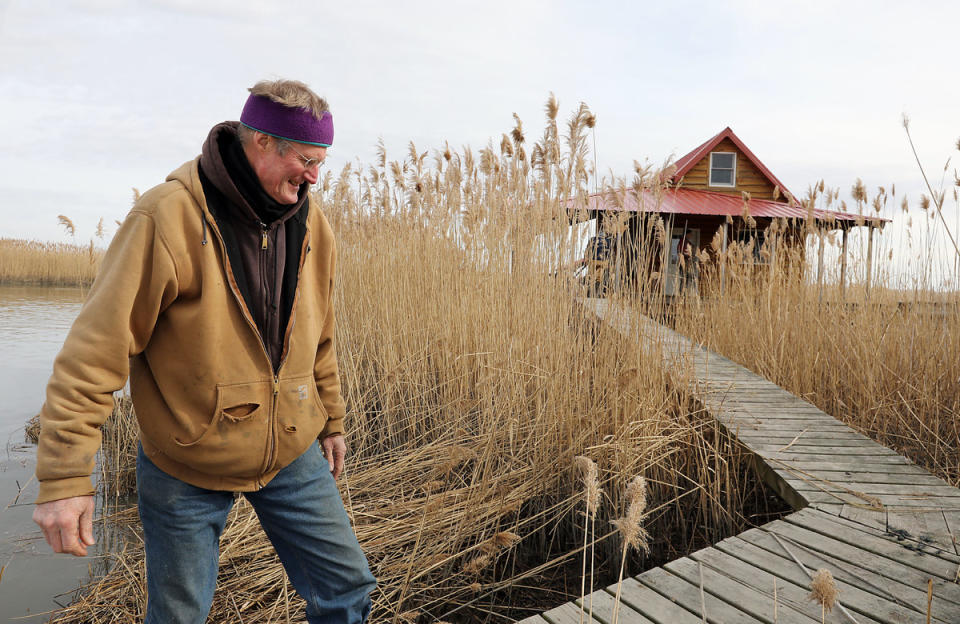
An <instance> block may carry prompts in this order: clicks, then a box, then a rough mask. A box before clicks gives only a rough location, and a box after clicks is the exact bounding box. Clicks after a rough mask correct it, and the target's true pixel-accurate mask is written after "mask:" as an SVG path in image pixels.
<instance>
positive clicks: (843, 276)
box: [840, 228, 850, 302]
mask: <svg viewBox="0 0 960 624" xmlns="http://www.w3.org/2000/svg"><path fill="white" fill-rule="evenodd" d="M849 233H850V230H848V229H847V228H844V229H843V245H842V249H841V250H840V301H841V302H842V301H846V292H847V235H848V234H849Z"/></svg>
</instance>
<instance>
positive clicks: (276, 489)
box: [137, 444, 376, 624]
mask: <svg viewBox="0 0 960 624" xmlns="http://www.w3.org/2000/svg"><path fill="white" fill-rule="evenodd" d="M137 492H138V506H139V509H140V520H141V521H142V522H143V535H144V548H145V550H146V560H147V591H148V598H147V616H146V619H145V624H203V623H204V622H206V619H207V614H208V613H209V611H210V605H211V603H212V602H213V592H214V588H215V587H216V583H217V569H218V560H219V554H220V534H221V533H222V532H223V527H224V524H225V523H226V520H227V513H228V512H229V511H230V508H231V507H232V506H233V493H231V492H219V491H214V490H205V489H203V488H198V487H194V486H192V485H190V484H188V483H185V482H183V481H180V480H179V479H176V478H174V477H171V476H170V475H168V474H166V473H165V472H163V471H162V470H160V469H159V468H157V467H156V466H155V465H154V464H153V462H151V461H150V460H149V459H148V458H147V457H146V455H144V453H143V449H142V448H141V449H139V452H138V453H137ZM245 495H246V497H247V500H249V501H250V503H251V504H252V505H253V508H254V510H255V511H256V512H257V516H258V517H259V518H260V524H261V526H263V530H264V531H265V532H266V534H267V537H269V538H270V541H271V542H272V543H273V547H274V548H275V549H276V551H277V554H278V555H279V556H280V561H281V562H282V563H283V567H284V568H285V569H286V571H287V575H288V576H289V577H290V580H291V582H292V583H293V586H294V588H296V590H297V593H298V594H300V596H301V597H302V598H303V599H304V600H306V601H307V614H306V615H307V622H309V623H310V624H333V623H337V624H353V623H361V622H365V621H366V619H367V616H368V615H369V613H370V597H369V594H370V592H371V591H373V588H374V587H376V580H375V579H374V578H373V575H372V574H371V573H370V569H369V567H368V566H367V559H366V557H365V556H364V554H363V551H362V550H360V545H359V544H358V543H357V537H356V535H355V534H354V532H353V529H352V528H351V527H350V521H349V518H348V517H347V514H346V512H345V511H344V508H343V501H342V500H341V499H340V492H339V491H338V490H337V487H336V484H335V482H334V480H333V476H332V475H331V474H330V468H329V464H328V463H327V460H326V459H324V457H323V453H322V452H321V451H320V447H319V445H317V444H312V445H311V446H310V448H309V449H308V450H307V451H306V452H305V453H304V454H303V455H301V456H300V457H299V458H297V459H296V460H294V462H293V463H291V464H290V465H289V466H287V467H286V468H284V469H283V470H281V471H280V472H279V473H278V474H277V476H276V477H274V478H273V480H272V481H270V483H268V484H267V485H266V487H264V488H263V489H262V490H260V491H258V492H247V493H246V494H245Z"/></svg>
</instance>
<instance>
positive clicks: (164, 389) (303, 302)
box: [34, 80, 375, 624]
mask: <svg viewBox="0 0 960 624" xmlns="http://www.w3.org/2000/svg"><path fill="white" fill-rule="evenodd" d="M332 142H333V118H332V116H331V114H330V112H329V110H328V109H327V103H326V102H325V101H324V100H323V99H322V98H320V97H318V96H317V95H315V94H314V93H313V92H312V91H311V90H310V89H309V88H307V86H306V85H304V84H303V83H300V82H296V81H287V80H279V81H274V82H259V83H257V84H256V85H254V86H253V87H252V88H251V89H250V96H249V98H248V99H247V102H246V105H245V106H244V108H243V112H242V114H241V116H240V122H239V123H237V122H224V123H221V124H218V125H216V126H214V128H213V129H212V130H211V131H210V134H209V136H208V137H207V140H206V142H205V143H204V145H203V150H202V154H201V156H200V157H199V158H197V159H195V160H193V161H190V162H188V163H186V164H184V165H183V166H181V167H180V168H179V169H177V170H176V171H174V172H173V173H171V174H170V175H169V176H168V177H167V181H166V182H165V183H163V184H161V185H160V186H157V187H155V188H153V189H151V190H150V191H148V192H146V193H144V194H143V196H142V197H141V198H140V199H139V200H138V201H137V203H136V205H134V207H133V209H132V210H131V211H130V214H129V215H128V216H127V218H126V220H125V221H124V223H123V225H122V226H121V227H120V229H119V231H118V232H117V234H116V236H115V237H114V240H113V242H112V243H111V244H110V248H109V250H108V251H107V254H106V256H105V257H104V261H103V266H102V268H101V269H100V274H99V276H98V277H97V281H96V283H95V284H94V286H93V288H92V289H91V291H90V294H89V297H88V300H87V302H86V304H85V305H84V307H83V309H82V310H81V312H80V315H79V316H78V317H77V320H76V322H75V323H74V325H73V328H72V329H71V330H70V333H69V335H68V337H67V340H66V342H65V343H64V345H63V350H62V351H61V352H60V355H59V356H58V357H57V359H56V362H55V364H54V370H53V376H52V377H51V379H50V383H49V385H48V387H47V400H46V403H45V404H44V406H43V410H42V411H41V425H42V428H41V434H40V446H39V449H38V451H37V479H38V481H39V482H40V494H39V497H38V499H37V506H36V510H35V512H34V520H35V521H36V522H37V524H39V525H40V526H41V528H42V529H43V533H44V536H45V537H46V539H47V542H49V544H50V545H51V547H52V548H53V550H54V551H56V552H67V553H72V554H74V555H85V554H86V552H87V547H89V546H91V545H92V544H93V531H92V525H91V520H92V516H93V510H94V503H93V497H92V494H93V488H92V484H91V480H90V474H91V473H92V470H93V467H94V457H95V455H96V451H97V449H98V448H99V445H100V426H101V425H102V424H103V422H104V421H105V420H106V418H107V417H108V416H109V414H110V412H111V409H112V406H113V400H112V395H113V392H114V391H116V390H118V389H120V388H122V387H123V385H124V383H125V381H126V379H127V377H128V376H129V378H130V388H131V393H132V395H133V403H134V408H135V410H136V414H137V420H138V423H139V426H140V446H139V449H138V457H137V490H138V506H139V510H140V518H141V520H142V522H143V529H144V544H145V550H146V563H147V588H148V591H149V596H148V600H147V615H146V622H147V623H164V624H166V623H173V622H176V623H186V622H197V623H201V622H204V621H205V620H206V617H207V614H208V612H209V610H210V605H211V602H212V600H213V593H214V588H215V585H216V577H217V563H218V554H219V538H220V534H221V532H222V531H223V527H224V523H225V521H226V518H227V513H228V512H229V510H230V508H231V506H232V504H233V500H234V493H235V492H242V493H243V494H244V495H245V496H246V498H247V500H249V501H250V503H251V504H252V505H253V508H254V509H255V510H256V512H257V515H258V516H259V518H260V523H261V525H262V526H263V528H264V530H265V532H266V533H267V535H268V536H269V538H270V540H271V542H272V543H273V545H274V547H275V549H276V551H277V554H278V555H279V556H280V560H281V561H282V562H283V565H284V567H285V568H286V570H287V573H288V575H289V576H290V579H291V580H292V582H293V584H294V586H295V587H296V589H297V592H298V593H299V594H300V595H301V596H302V597H303V598H304V599H305V600H306V602H307V610H306V611H307V620H308V621H309V622H311V623H319V622H324V623H333V622H337V623H343V622H362V621H365V620H366V617H367V615H368V613H369V611H370V598H369V593H370V592H371V591H372V589H373V588H374V586H375V580H374V578H373V576H372V575H371V574H370V571H369V569H368V566H367V561H366V558H365V557H364V555H363V552H362V551H361V550H360V546H359V544H358V543H357V539H356V536H355V535H354V533H353V530H352V529H351V527H350V524H349V520H348V518H347V515H346V513H345V511H344V508H343V503H342V501H341V499H340V496H339V492H338V491H337V488H336V484H335V481H334V480H335V479H336V478H337V477H338V476H339V474H340V471H341V470H342V469H343V460H344V455H345V454H346V446H345V444H344V441H343V416H344V403H343V398H342V397H341V393H340V381H339V374H338V370H337V359H336V351H335V348H334V312H333V279H334V267H335V263H336V252H335V248H334V240H333V233H332V231H331V229H330V225H329V224H328V222H327V220H326V218H325V217H324V215H323V213H322V212H321V211H320V209H319V208H318V207H317V206H316V205H314V204H313V201H312V200H311V199H310V193H309V187H310V185H311V184H313V183H315V182H316V181H317V177H318V176H319V169H320V166H321V165H322V164H323V161H324V158H325V157H326V154H327V148H328V147H330V145H331V143H332ZM318 440H319V444H318ZM321 447H322V451H321Z"/></svg>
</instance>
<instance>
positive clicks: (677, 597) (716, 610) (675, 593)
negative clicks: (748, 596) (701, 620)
mask: <svg viewBox="0 0 960 624" xmlns="http://www.w3.org/2000/svg"><path fill="white" fill-rule="evenodd" d="M636 579H637V580H638V581H640V582H641V583H642V584H644V585H646V586H647V587H649V588H650V589H653V590H655V591H657V592H658V593H659V594H660V595H662V596H666V597H668V598H670V599H671V600H674V601H676V603H677V604H679V605H681V606H683V607H684V608H686V609H687V610H688V611H692V612H693V613H694V614H696V615H703V612H702V610H701V606H700V604H701V603H700V588H699V586H697V585H693V584H691V583H688V582H687V581H685V580H683V579H682V578H680V577H679V576H676V575H675V574H672V573H670V572H667V571H666V570H664V569H662V568H656V569H654V570H650V571H648V572H644V573H643V574H641V575H640V576H638V577H636ZM703 603H704V604H705V605H706V609H705V611H706V617H707V622H709V623H710V624H754V623H755V622H762V621H763V620H758V619H757V618H755V617H753V616H751V615H748V614H746V613H744V612H743V611H741V610H739V609H737V608H736V607H734V606H732V605H730V604H728V603H726V602H725V601H723V600H720V599H719V598H717V597H716V596H714V595H713V594H710V593H705V594H704V601H703Z"/></svg>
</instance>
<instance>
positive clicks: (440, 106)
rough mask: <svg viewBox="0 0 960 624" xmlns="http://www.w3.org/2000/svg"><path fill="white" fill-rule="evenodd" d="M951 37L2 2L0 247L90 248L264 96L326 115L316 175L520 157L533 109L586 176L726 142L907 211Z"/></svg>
mask: <svg viewBox="0 0 960 624" xmlns="http://www.w3.org/2000/svg"><path fill="white" fill-rule="evenodd" d="M957 24H960V3H958V2H952V1H942V2H912V3H904V2H851V1H842V2H837V1H836V0H834V1H831V2H819V1H817V0H806V1H804V2H779V1H747V0H742V1H735V2H683V1H675V2H656V3H646V2H582V1H580V2H536V1H530V2H527V1H525V0H510V1H509V2H507V1H501V0H486V1H484V2H457V1H455V0H445V1H441V2H416V1H411V2H393V3H387V2H360V1H353V2H316V1H312V2H307V1H303V2H283V1H273V2H264V1H252V0H223V1H221V0H210V1H203V0H140V1H120V0H75V1H71V0H58V1H53V0H0V111H2V115H0V124H2V126H0V129H2V132H0V136H2V137H3V146H2V149H0V206H2V215H3V219H2V222H0V236H5V237H11V236H12V237H24V238H39V239H47V240H67V237H66V236H65V234H64V233H63V232H62V230H61V229H60V228H59V227H58V226H57V219H56V216H57V215H58V214H66V215H68V216H70V217H71V218H72V219H73V220H74V221H75V222H76V223H77V226H78V234H77V237H78V239H82V240H87V239H89V237H90V236H91V235H92V232H93V230H94V228H95V226H96V222H97V220H98V219H99V218H100V217H101V216H102V217H104V218H105V219H106V222H107V223H108V224H112V222H113V220H114V219H119V218H122V217H123V215H124V214H125V213H126V211H127V210H128V209H129V206H130V199H131V191H130V189H131V187H138V188H139V189H141V190H144V189H146V188H149V187H150V186H153V185H154V184H157V183H159V182H161V181H162V180H163V178H164V177H165V176H166V174H167V173H168V172H170V171H171V170H173V169H174V168H176V167H177V166H178V165H179V164H181V163H182V162H184V161H186V160H188V159H191V158H193V157H194V156H195V155H196V154H197V153H198V152H199V149H200V145H201V143H202V141H203V139H204V137H205V136H206V133H207V131H208V130H209V128H210V127H211V126H212V125H214V124H215V123H217V122H220V121H222V120H226V119H237V118H238V116H239V113H240V109H241V107H242V105H243V102H244V100H245V98H246V88H247V87H249V86H250V85H251V84H253V83H254V82H256V81H257V80H259V79H262V78H276V77H286V78H297V79H300V80H303V81H304V82H306V83H308V84H309V85H310V86H311V87H313V88H314V89H315V90H316V91H317V92H318V93H320V94H322V95H324V96H326V97H327V99H328V100H329V102H330V105H331V108H332V110H333V113H334V118H335V120H336V128H337V130H336V142H335V145H334V147H333V149H331V151H330V155H329V158H328V164H329V165H330V166H331V167H333V168H334V170H339V168H340V167H342V166H343V164H344V163H345V162H347V161H350V160H354V159H356V158H358V157H359V158H360V159H362V160H363V161H365V162H371V161H372V155H373V148H374V145H375V143H376V141H377V139H378V137H383V139H384V140H385V142H386V145H387V150H388V157H389V158H391V159H393V158H402V156H403V155H404V154H405V153H406V146H407V143H408V142H409V141H411V140H412V141H414V142H415V144H416V145H417V147H418V148H419V149H420V150H425V149H434V148H438V147H441V146H442V145H443V142H444V141H449V142H450V144H451V145H452V146H462V145H465V144H469V145H471V146H472V147H474V148H479V147H482V146H483V145H484V144H486V142H487V140H488V139H489V138H491V137H495V138H497V140H499V139H498V137H499V136H500V133H502V132H506V131H509V129H510V128H511V126H512V123H513V122H512V117H511V115H512V113H514V112H516V113H518V114H519V115H520V117H521V118H522V119H523V121H524V125H525V129H526V132H527V136H528V140H529V139H533V138H535V137H537V136H539V134H540V133H541V130H542V126H543V104H544V102H545V100H546V98H547V96H548V94H549V92H550V91H553V92H555V93H556V95H557V97H558V98H559V100H560V106H561V116H567V115H569V114H570V113H571V112H572V111H573V110H574V109H575V108H576V106H577V104H578V103H579V102H580V101H584V102H586V103H587V104H588V105H589V106H590V107H591V108H592V109H593V111H594V112H595V113H596V114H597V117H598V125H597V134H596V136H597V147H598V153H599V169H600V171H601V172H604V173H605V172H609V171H611V170H612V171H613V172H614V173H616V174H618V175H622V174H626V173H629V172H630V171H631V165H632V162H633V160H634V159H638V160H640V161H643V160H650V161H651V162H654V163H660V162H662V161H663V159H664V158H666V157H667V156H669V155H670V154H674V155H675V156H681V155H683V154H684V153H686V152H687V151H689V150H690V149H692V148H693V147H695V146H696V145H698V144H699V143H701V142H703V141H704V140H706V139H707V138H709V137H710V136H712V135H714V134H716V133H717V132H718V131H720V130H721V129H723V128H724V127H725V126H728V125H729V126H731V127H732V128H733V129H734V131H735V132H736V133H737V134H738V135H739V136H740V138H741V139H743V141H744V142H745V143H746V144H747V145H748V146H749V147H750V148H751V149H752V150H753V152H754V153H755V154H756V155H757V156H758V157H759V158H760V159H761V160H762V161H763V162H764V163H765V164H766V165H767V166H768V167H769V168H770V169H771V170H772V171H773V172H774V173H775V174H776V175H777V176H778V177H779V178H780V179H781V180H782V181H783V182H784V183H785V184H786V185H787V186H788V187H789V188H790V190H792V191H793V192H794V193H795V194H798V195H802V194H803V193H804V191H805V190H806V188H807V186H808V185H809V184H811V183H813V182H815V181H816V180H818V179H820V178H823V179H825V180H826V183H827V185H829V186H836V187H839V188H841V189H843V191H844V193H845V194H846V193H847V192H848V191H849V188H850V186H851V184H852V183H853V181H854V180H855V179H856V178H857V177H861V178H863V180H864V181H865V182H866V183H867V185H868V186H869V187H870V188H871V192H872V191H873V190H874V189H875V187H876V186H877V185H880V184H883V185H887V186H889V185H890V184H891V183H895V184H896V185H897V189H898V194H900V195H902V194H903V193H904V192H907V193H909V195H910V196H911V199H917V198H918V196H919V192H920V186H919V173H918V170H917V167H916V164H915V162H914V161H913V156H912V155H911V153H910V151H909V148H908V145H907V142H906V137H905V135H904V131H903V128H902V126H901V116H902V114H903V113H907V114H909V116H910V118H911V120H912V130H913V132H914V139H915V140H916V142H917V144H918V148H919V149H920V152H921V156H922V158H923V161H924V164H925V165H926V166H927V167H928V171H929V172H931V173H933V174H934V175H935V177H937V178H939V176H940V175H941V173H942V171H943V166H944V162H945V161H946V159H947V158H948V157H951V156H954V155H957V156H960V154H958V153H957V151H956V141H957V138H958V136H960V114H958V113H960V81H958V80H957V44H956V30H957ZM952 169H953V165H951V171H952ZM949 205H950V210H951V212H950V213H949V214H950V215H952V217H951V218H952V219H955V218H956V216H955V215H956V212H955V211H954V208H953V203H952V202H949ZM111 231H112V230H111Z"/></svg>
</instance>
